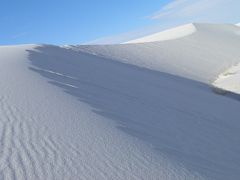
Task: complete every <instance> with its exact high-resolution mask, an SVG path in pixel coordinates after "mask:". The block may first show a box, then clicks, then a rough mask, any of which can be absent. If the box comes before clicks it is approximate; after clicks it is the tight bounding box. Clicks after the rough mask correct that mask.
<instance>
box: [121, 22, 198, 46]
mask: <svg viewBox="0 0 240 180" xmlns="http://www.w3.org/2000/svg"><path fill="white" fill-rule="evenodd" d="M194 32H196V27H195V25H194V24H186V25H183V26H179V27H176V28H172V29H169V30H165V31H161V32H158V33H155V34H151V35H149V36H145V37H142V38H138V39H134V40H131V41H128V42H126V43H125V44H130V43H147V42H157V41H167V40H173V39H178V38H182V37H185V36H188V35H191V34H193V33H194Z"/></svg>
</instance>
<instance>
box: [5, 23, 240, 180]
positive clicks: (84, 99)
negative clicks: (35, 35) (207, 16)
mask: <svg viewBox="0 0 240 180" xmlns="http://www.w3.org/2000/svg"><path fill="white" fill-rule="evenodd" d="M193 25H194V29H196V31H195V32H194V33H192V34H189V35H187V36H184V37H177V38H178V39H174V38H170V39H171V40H169V38H168V40H167V41H160V42H151V43H142V42H141V43H135V44H123V45H111V46H110V45H109V46H108V45H104V46H68V47H65V48H64V47H58V46H51V45H21V46H2V47H0V89H1V90H0V92H1V93H0V117H1V119H0V129H1V131H0V132H1V134H0V138H1V157H0V179H24V180H25V179H30V180H32V179H33V180H35V179H41V180H42V179H44V180H45V179H124V180H125V179H131V180H132V179H136V180H139V179H153V180H155V179H164V180H165V179H166V180H186V179H189V180H193V179H217V180H226V179H229V180H235V179H238V178H239V177H240V154H239V151H240V141H239V136H240V122H239V116H240V111H239V107H240V101H239V99H240V97H239V95H237V94H234V93H233V94H231V95H230V96H229V97H228V96H221V95H217V94H215V93H214V92H213V91H212V90H211V88H209V83H210V82H212V81H213V80H215V79H216V78H217V77H218V75H219V74H221V73H222V72H223V71H225V70H227V69H228V68H231V67H233V65H237V64H238V63H240V59H239V57H240V52H239V48H240V41H239V40H240V39H239V34H238V33H239V30H240V28H238V27H237V26H235V25H211V24H193ZM186 27H187V26H186ZM187 28H188V27H187ZM175 37H176V36H175ZM157 38H159V36H158V37H157ZM160 39H161V40H162V38H160ZM234 72H238V71H234ZM220 88H222V86H221V85H220Z"/></svg>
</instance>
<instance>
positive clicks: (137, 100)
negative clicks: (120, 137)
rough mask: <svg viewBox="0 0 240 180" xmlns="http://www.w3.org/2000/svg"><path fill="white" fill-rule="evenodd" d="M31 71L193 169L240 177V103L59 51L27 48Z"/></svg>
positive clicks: (176, 80) (175, 80)
mask: <svg viewBox="0 0 240 180" xmlns="http://www.w3.org/2000/svg"><path fill="white" fill-rule="evenodd" d="M28 53H29V60H30V62H31V64H30V67H29V68H30V70H32V71H34V72H37V73H39V74H40V75H42V76H44V77H46V78H47V79H48V80H49V83H51V84H53V85H55V86H58V87H60V88H61V89H63V90H64V91H65V92H66V93H68V94H70V95H72V96H74V97H76V98H78V100H79V101H81V102H84V103H87V104H88V105H90V106H91V107H92V111H94V112H95V113H97V114H99V115H101V116H104V117H106V118H108V119H110V120H113V121H115V122H116V126H117V128H118V129H120V130H121V131H124V132H125V133H127V134H129V135H131V136H134V137H137V138H139V139H141V140H142V141H144V142H146V143H148V144H151V145H152V146H153V147H154V149H155V150H156V152H157V153H158V152H161V153H164V154H165V155H167V156H168V157H169V158H171V159H172V160H173V161H176V162H177V163H181V164H183V165H184V166H185V167H186V168H188V169H189V170H190V171H193V172H198V173H200V174H202V175H203V176H205V177H209V178H213V179H236V178H239V177H240V155H239V152H240V141H239V138H238V137H239V135H240V131H239V130H240V121H239V116H240V111H239V107H240V102H239V101H234V100H232V99H229V98H226V97H223V96H219V95H217V94H214V93H213V92H212V91H211V89H210V88H209V86H208V85H206V84H202V83H200V82H196V81H192V80H189V79H185V78H181V77H177V76H174V75H170V74H167V73H162V72H158V71H153V70H149V69H145V68H140V67H136V66H133V65H129V64H123V63H120V62H116V61H113V60H109V59H104V58H99V57H96V56H94V55H90V54H84V53H78V52H74V51H72V50H68V49H64V48H60V47H56V46H48V45H44V46H38V47H36V48H35V49H34V50H28Z"/></svg>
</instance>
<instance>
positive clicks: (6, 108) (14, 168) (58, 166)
mask: <svg viewBox="0 0 240 180" xmlns="http://www.w3.org/2000/svg"><path fill="white" fill-rule="evenodd" d="M41 128H42V129H44V128H45V127H41ZM41 128H40V127H37V126H36V125H35V123H34V118H33V117H25V116H24V115H23V113H21V111H20V110H19V109H17V108H16V107H13V106H10V105H9V104H8V102H7V98H6V97H1V98H0V152H1V153H0V175H1V176H3V179H24V180H27V179H30V180H32V179H36V180H37V179H63V178H70V177H71V175H72V174H71V172H72V170H73V165H74V163H72V162H71V158H68V155H67V154H66V153H65V152H63V151H61V147H59V144H58V143H57V141H56V140H55V139H54V138H53V137H51V136H50V135H48V134H46V133H43V132H44V131H41ZM75 165H76V164H75ZM75 172H76V170H75Z"/></svg>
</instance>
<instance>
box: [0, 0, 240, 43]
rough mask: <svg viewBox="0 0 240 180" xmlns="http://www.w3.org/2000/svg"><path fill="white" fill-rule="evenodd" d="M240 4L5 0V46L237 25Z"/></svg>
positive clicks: (0, 9)
mask: <svg viewBox="0 0 240 180" xmlns="http://www.w3.org/2000/svg"><path fill="white" fill-rule="evenodd" d="M239 7H240V1H239V0H211V1H209V0H157V1H156V0H131V1H129V0H64V1H63V0H41V1H40V0H39V1H38V0H1V5H0V44H2V45H4V44H22V43H49V44H80V43H84V42H89V41H91V40H94V39H98V38H101V37H107V38H103V39H100V40H99V42H101V41H102V42H104V41H106V39H107V41H109V42H111V41H112V42H114V41H115V42H117V41H120V40H121V39H124V38H123V37H125V38H126V37H127V38H130V37H133V36H140V35H143V34H144V33H145V34H146V33H150V32H151V31H154V30H155V31H156V30H161V29H165V28H168V27H173V26H176V25H180V24H184V23H188V22H220V23H222V22H223V23H237V22H240V19H239V17H240V13H239V11H240V10H239ZM122 33H123V34H122ZM119 34H120V35H119ZM114 35H117V36H114ZM109 37H110V38H109ZM114 39H115V40H114ZM116 39H118V40H116ZM107 41H106V42H107ZM96 42H97V41H96Z"/></svg>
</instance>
